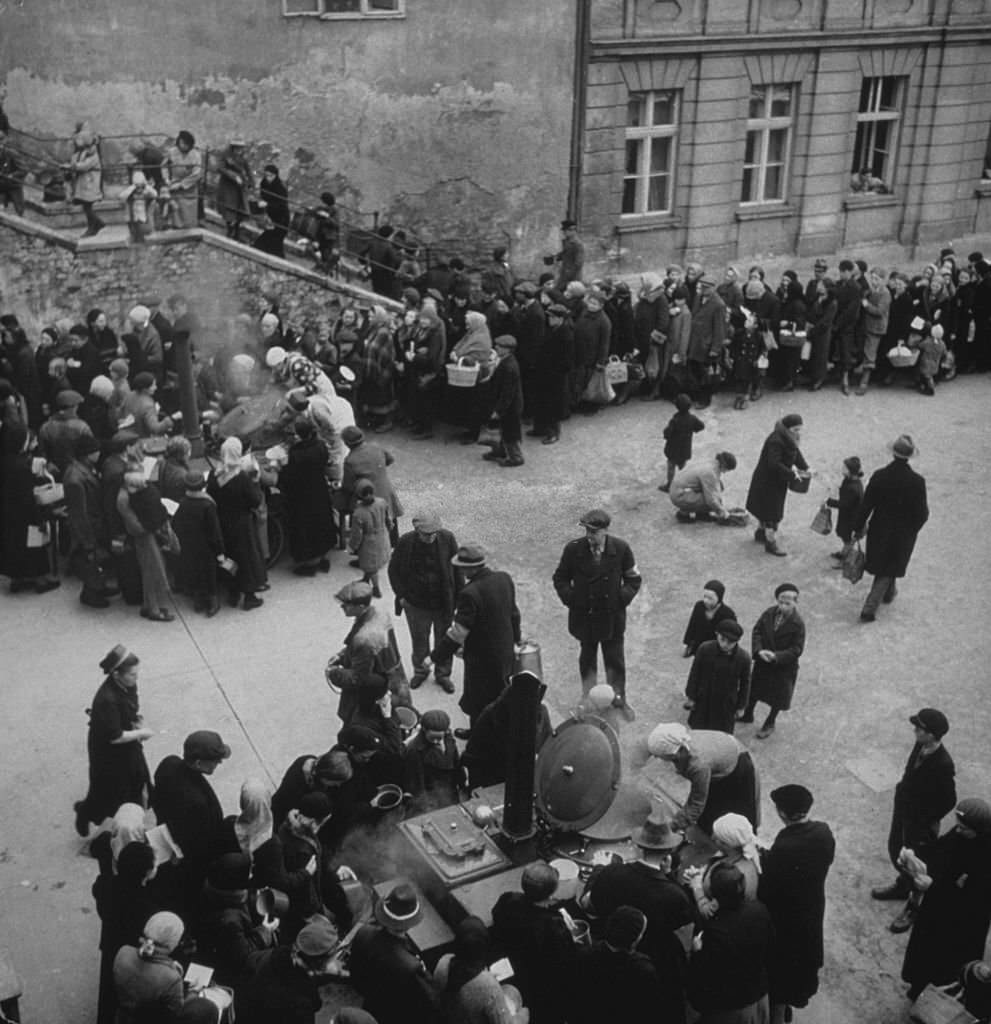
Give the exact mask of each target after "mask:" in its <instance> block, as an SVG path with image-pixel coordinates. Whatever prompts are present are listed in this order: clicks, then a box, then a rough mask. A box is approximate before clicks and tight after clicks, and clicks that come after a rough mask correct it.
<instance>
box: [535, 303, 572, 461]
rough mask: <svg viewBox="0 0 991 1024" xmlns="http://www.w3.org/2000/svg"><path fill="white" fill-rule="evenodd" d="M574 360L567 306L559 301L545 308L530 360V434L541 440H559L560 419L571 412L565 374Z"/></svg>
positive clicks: (552, 441) (550, 442) (549, 442)
mask: <svg viewBox="0 0 991 1024" xmlns="http://www.w3.org/2000/svg"><path fill="white" fill-rule="evenodd" d="M574 362H575V328H574V324H573V323H572V321H571V314H570V313H569V312H568V308H567V306H564V305H563V304H561V303H559V302H555V303H553V304H552V305H551V306H549V307H548V308H547V333H546V334H545V335H544V342H543V344H542V345H541V347H540V349H539V350H538V352H537V358H536V362H535V364H534V376H535V378H536V380H535V384H534V402H535V408H534V412H533V430H531V431H530V433H531V434H532V435H533V436H534V437H542V438H543V442H542V443H543V444H557V442H558V441H560V440H561V420H564V419H567V418H568V416H570V415H571V410H570V400H569V396H568V391H567V387H568V375H569V374H570V373H571V369H572V367H573V366H574Z"/></svg>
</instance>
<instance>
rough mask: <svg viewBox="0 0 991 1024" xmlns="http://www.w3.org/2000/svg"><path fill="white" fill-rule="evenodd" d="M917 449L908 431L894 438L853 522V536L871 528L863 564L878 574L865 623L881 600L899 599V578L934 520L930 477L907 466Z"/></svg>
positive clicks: (862, 618)
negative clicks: (928, 485)
mask: <svg viewBox="0 0 991 1024" xmlns="http://www.w3.org/2000/svg"><path fill="white" fill-rule="evenodd" d="M916 451H917V449H916V447H915V442H914V441H913V440H912V438H911V437H910V436H909V435H908V434H902V435H901V437H899V438H898V439H897V440H896V441H895V443H894V444H893V445H892V446H891V454H892V455H893V456H894V458H892V460H891V462H889V463H888V465H887V466H885V467H884V468H883V469H879V470H878V471H877V472H876V473H874V474H873V475H872V476H871V479H870V481H869V482H868V484H867V490H866V491H864V500H863V501H862V502H861V504H860V511H859V513H858V514H857V518H856V520H855V521H854V526H853V535H854V537H862V536H863V534H864V529H865V528H866V530H867V562H866V565H865V566H864V568H865V569H866V571H867V572H869V573H870V574H871V575H872V576H873V577H874V582H873V583H872V584H871V589H870V592H869V593H868V595H867V600H866V601H864V607H863V609H862V610H861V612H860V621H861V622H873V621H874V619H875V617H876V615H877V610H878V607H879V606H880V604H881V602H882V601H883V602H884V603H885V604H891V602H892V601H894V599H895V597H896V595H897V594H898V589H897V587H896V586H895V580H897V579H901V578H902V577H903V576H904V575H905V573H906V571H907V570H908V563H909V561H910V560H911V558H912V552H913V550H914V549H915V541H916V538H917V537H918V535H919V531H920V530H921V529H922V527H923V526H925V524H926V520H927V519H928V518H929V504H928V502H927V500H926V481H925V479H924V478H923V477H921V476H920V475H919V474H918V473H916V472H915V470H914V469H912V467H911V466H910V465H909V464H908V460H909V459H910V458H912V456H913V455H915V453H916Z"/></svg>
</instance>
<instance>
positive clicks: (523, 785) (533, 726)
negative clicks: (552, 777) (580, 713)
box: [502, 672, 545, 840]
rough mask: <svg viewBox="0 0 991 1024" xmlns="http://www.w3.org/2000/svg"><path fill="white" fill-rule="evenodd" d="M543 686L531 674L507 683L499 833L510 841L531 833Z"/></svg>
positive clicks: (527, 836) (513, 678)
mask: <svg viewBox="0 0 991 1024" xmlns="http://www.w3.org/2000/svg"><path fill="white" fill-rule="evenodd" d="M544 691H545V687H544V684H543V683H542V682H541V681H540V679H539V677H538V676H536V675H534V673H533V672H518V673H517V674H516V675H514V676H511V677H510V680H509V693H508V695H507V701H508V704H509V736H508V741H507V743H506V789H505V798H504V805H503V811H502V830H503V832H504V833H505V835H506V836H507V837H508V838H510V839H513V840H523V839H528V838H529V837H530V836H532V835H533V833H534V824H533V778H534V758H535V757H536V755H537V712H538V711H539V709H540V700H541V697H542V696H543V695H544Z"/></svg>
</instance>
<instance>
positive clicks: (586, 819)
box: [534, 715, 622, 832]
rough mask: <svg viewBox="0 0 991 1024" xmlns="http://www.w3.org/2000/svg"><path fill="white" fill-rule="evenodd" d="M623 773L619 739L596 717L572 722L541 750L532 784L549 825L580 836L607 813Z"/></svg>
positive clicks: (554, 735) (592, 716)
mask: <svg viewBox="0 0 991 1024" xmlns="http://www.w3.org/2000/svg"><path fill="white" fill-rule="evenodd" d="M621 773H622V770H621V767H620V759H619V739H618V737H617V736H616V733H615V731H614V730H613V728H612V726H610V725H609V724H608V723H607V722H605V721H603V720H602V719H601V718H598V717H596V716H595V715H586V716H585V717H584V718H581V719H570V720H569V721H567V722H565V723H564V724H563V725H562V726H560V727H559V728H558V729H556V730H555V731H554V732H553V733H552V734H551V736H550V738H549V739H548V740H547V741H546V742H545V743H544V745H543V746H542V747H541V748H540V752H539V754H538V755H537V767H536V774H535V777H534V786H535V789H536V792H537V808H538V810H539V812H540V815H541V816H542V817H543V818H544V820H545V821H547V822H548V824H550V825H552V826H553V827H555V828H558V829H561V830H563V831H569V832H580V831H581V830H582V829H584V828H587V827H588V826H589V825H591V824H592V823H593V822H596V821H598V820H599V818H601V817H602V815H603V814H605V813H606V811H607V810H609V807H610V805H611V804H612V802H613V800H614V799H615V797H616V791H617V790H618V788H619V779H620V775H621Z"/></svg>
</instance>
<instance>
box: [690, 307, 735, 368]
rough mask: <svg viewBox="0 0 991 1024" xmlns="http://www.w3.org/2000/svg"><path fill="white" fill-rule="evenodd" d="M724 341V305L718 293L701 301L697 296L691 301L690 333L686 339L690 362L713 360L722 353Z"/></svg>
mask: <svg viewBox="0 0 991 1024" xmlns="http://www.w3.org/2000/svg"><path fill="white" fill-rule="evenodd" d="M725 341H726V305H725V303H724V302H723V300H722V299H721V298H720V297H719V296H718V295H715V294H713V295H710V296H709V298H707V299H706V300H705V302H703V301H702V297H701V296H697V297H696V299H695V301H694V302H693V303H692V333H691V335H690V336H689V339H688V359H689V361H691V362H696V363H705V362H715V361H716V360H717V359H718V358H719V356H720V355H721V354H722V351H723V345H724V343H725Z"/></svg>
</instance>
